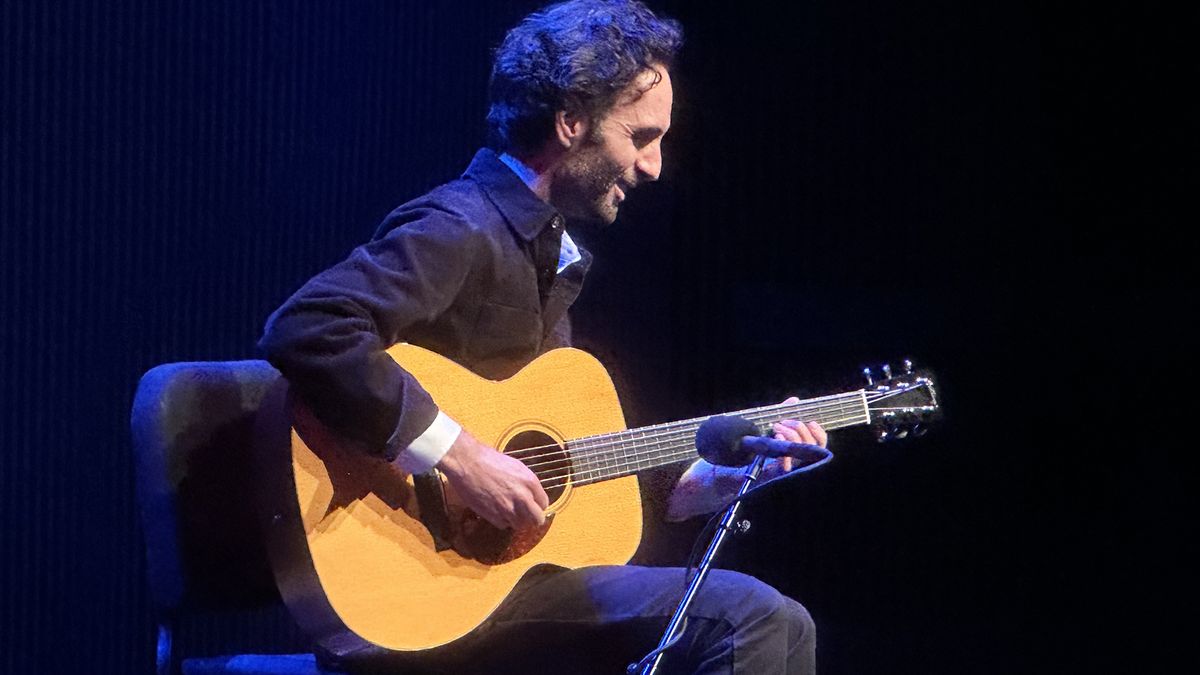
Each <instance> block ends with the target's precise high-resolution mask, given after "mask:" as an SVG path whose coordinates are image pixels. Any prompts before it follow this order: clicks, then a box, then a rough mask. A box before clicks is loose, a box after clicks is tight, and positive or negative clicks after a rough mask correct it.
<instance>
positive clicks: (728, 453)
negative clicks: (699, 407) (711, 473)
mask: <svg viewBox="0 0 1200 675" xmlns="http://www.w3.org/2000/svg"><path fill="white" fill-rule="evenodd" d="M696 451H697V452H698V453H700V456H701V457H703V458H704V459H705V460H706V461H707V462H708V463H710V464H717V465H719V466H746V465H747V464H749V463H750V462H752V461H754V458H755V457H756V456H757V455H763V456H764V457H794V458H796V459H798V460H800V461H801V462H802V463H803V464H812V463H815V462H819V461H821V460H823V459H826V458H828V457H831V456H832V455H833V453H831V452H829V451H828V450H826V449H825V448H822V447H820V446H818V445H809V444H808V443H792V442H790V441H781V440H779V439H776V438H769V437H767V436H759V435H758V427H757V426H755V424H754V423H753V422H751V421H750V420H747V419H745V418H742V417H736V416H734V415H717V416H716V417H710V418H708V419H707V420H705V421H704V423H703V424H701V425H700V428H699V429H698V430H697V431H696Z"/></svg>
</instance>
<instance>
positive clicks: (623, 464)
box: [539, 416, 861, 486]
mask: <svg viewBox="0 0 1200 675" xmlns="http://www.w3.org/2000/svg"><path fill="white" fill-rule="evenodd" d="M859 420H861V417H858V416H852V417H846V418H842V419H831V420H829V422H830V425H831V428H840V427H841V426H849V425H850V424H853V423H855V422H857V421H859ZM675 440H676V441H682V442H676V443H673V444H669V445H664V444H659V445H657V446H656V447H652V448H647V449H646V450H643V451H641V452H638V453H631V454H630V455H627V456H625V457H623V458H620V459H618V460H617V461H615V462H611V463H603V464H597V463H589V462H581V463H572V464H571V465H570V467H569V470H568V471H566V473H564V474H559V475H554V476H548V477H546V478H544V479H540V480H539V482H541V483H543V484H547V485H549V486H556V484H557V483H558V482H559V481H560V480H562V479H564V478H566V479H568V480H570V479H571V477H573V479H574V481H575V482H579V483H586V482H595V481H597V480H603V479H605V478H608V477H614V476H618V475H622V474H627V473H630V472H631V470H633V471H637V470H641V469H646V468H651V467H653V466H661V465H664V464H669V463H672V462H675V461H678V460H681V459H686V458H694V457H695V456H696V453H695V450H694V449H693V448H692V447H691V446H692V443H691V441H690V439H688V438H686V437H680V438H677V439H675ZM647 461H649V462H650V463H649V464H644V462H647ZM563 468H564V469H568V467H566V466H564V467H563ZM567 474H569V475H567Z"/></svg>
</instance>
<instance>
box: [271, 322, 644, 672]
mask: <svg viewBox="0 0 1200 675" xmlns="http://www.w3.org/2000/svg"><path fill="white" fill-rule="evenodd" d="M388 353H389V355H391V356H392V358H393V359H395V360H396V361H397V363H399V364H400V365H401V366H402V367H404V368H405V370H407V371H408V372H410V373H411V374H412V375H413V376H414V377H416V378H417V380H418V381H420V382H421V383H422V385H423V386H424V387H425V388H426V390H427V391H429V393H430V395H431V396H432V397H433V399H434V400H435V401H436V402H437V404H438V406H439V407H440V408H441V409H442V410H443V411H444V412H446V413H447V414H448V415H450V416H451V417H452V418H454V419H455V420H457V421H458V422H459V423H460V424H462V426H463V427H464V428H465V429H467V430H468V431H470V432H471V433H472V434H473V435H474V436H475V437H476V438H478V439H480V440H481V441H483V442H485V443H488V444H490V445H492V446H493V447H499V448H503V447H505V445H506V443H508V441H510V440H511V439H513V437H514V436H516V435H517V434H520V433H522V432H527V431H536V432H540V433H542V434H545V435H547V436H549V437H551V438H552V439H554V440H557V441H565V440H567V439H572V438H580V437H584V436H590V435H595V434H601V433H606V432H611V431H618V430H621V429H624V428H625V423H624V417H623V415H622V413H621V409H620V404H619V402H618V401H617V396H616V391H615V389H614V388H613V385H612V381H611V379H610V378H609V376H608V373H607V372H605V370H604V368H603V367H602V366H601V365H600V364H599V362H597V361H596V360H595V359H594V358H593V357H591V356H590V355H588V354H586V353H584V352H582V351H579V350H574V349H558V350H554V351H551V352H548V353H547V354H544V355H542V356H541V357H539V358H538V359H536V360H535V361H534V362H533V363H531V364H529V365H528V366H526V367H525V368H524V369H522V370H521V371H520V372H519V373H517V374H516V375H514V376H513V377H511V378H509V379H507V380H504V381H500V382H495V381H491V380H486V379H484V378H481V377H478V376H477V375H475V374H473V373H471V372H469V371H467V370H466V369H464V368H462V367H461V366H459V365H457V364H455V363H454V362H452V361H450V360H448V359H445V358H443V357H441V356H439V355H437V354H434V353H432V352H430V351H428V350H425V349H422V348H420V347H415V346H412V345H407V344H400V345H396V346H394V347H392V348H391V349H389V350H388ZM284 395H285V394H282V393H280V394H278V396H284ZM274 407H275V408H277V409H279V408H284V409H286V407H287V406H286V405H282V406H281V405H275V406H274ZM295 412H296V413H298V414H296V415H295V416H294V419H293V424H294V425H295V429H293V430H292V431H291V433H290V434H288V435H290V444H288V445H287V447H283V446H284V443H283V442H282V441H280V440H276V441H275V443H274V447H272V445H271V443H269V442H268V443H263V444H261V445H263V447H262V448H260V452H261V453H262V455H263V462H262V464H263V471H264V474H263V476H264V480H265V481H266V482H267V483H268V484H267V485H264V488H265V490H264V494H265V495H266V496H267V499H268V502H269V508H268V509H267V510H266V513H267V514H268V519H267V526H268V543H269V549H270V551H271V557H272V564H273V567H274V568H275V571H276V579H277V581H278V582H279V587H280V591H281V594H282V595H283V597H284V600H285V601H286V602H287V603H288V605H289V607H290V608H291V610H292V613H293V615H294V616H295V618H296V620H297V621H298V622H299V623H300V624H301V626H302V627H303V628H304V629H305V630H306V632H308V633H309V634H310V635H312V636H313V637H314V638H315V639H316V640H318V642H320V643H321V644H322V646H324V647H325V648H326V649H328V650H329V651H331V652H333V653H335V654H346V653H347V652H351V651H353V652H357V651H361V650H363V649H385V650H393V651H415V650H423V649H429V648H432V647H436V646H439V645H443V644H446V643H448V642H451V641H453V640H455V639H457V638H459V637H462V636H463V635H465V634H467V633H468V632H470V631H471V630H472V629H474V628H475V627H476V626H478V625H479V624H480V623H482V622H483V621H484V620H485V619H486V618H487V616H488V615H490V614H491V613H492V612H493V611H494V610H495V609H496V607H497V606H499V604H500V603H501V602H502V601H503V599H504V598H505V596H507V594H508V593H509V592H510V591H511V590H512V588H513V586H515V585H516V583H517V582H518V581H519V580H520V578H521V577H522V576H523V575H524V574H525V572H526V571H528V570H529V569H530V568H531V567H533V566H534V565H538V564H541V563H551V564H556V565H560V566H563V567H581V566H585V565H598V564H623V563H625V562H628V560H629V559H630V558H631V557H632V555H633V553H634V551H635V550H636V548H637V546H638V543H639V542H640V539H641V526H642V520H641V518H642V517H641V501H640V496H639V493H638V487H637V479H636V477H633V476H629V477H625V478H619V479H615V480H610V481H604V482H599V483H593V484H589V485H585V486H570V487H568V488H567V489H566V490H565V491H563V493H562V494H561V495H559V497H558V499H557V500H556V501H555V502H554V503H552V504H551V507H550V511H551V512H552V513H553V518H552V519H551V520H550V521H549V522H550V525H549V527H548V528H546V530H545V533H544V536H543V537H542V538H541V539H540V541H537V542H536V543H535V544H532V548H530V549H529V550H528V551H526V552H524V553H523V554H522V555H519V556H518V557H516V558H515V559H512V560H509V561H506V562H500V563H497V564H487V563H484V562H480V561H479V560H477V559H471V558H468V557H464V556H463V555H461V554H460V553H459V552H458V551H456V550H454V549H446V550H442V551H437V550H436V549H435V545H434V541H433V538H432V536H431V535H430V532H429V531H428V529H427V528H426V527H425V525H424V524H423V523H422V522H421V521H420V520H419V515H420V514H419V509H418V507H417V499H416V496H415V493H414V491H413V487H412V480H411V478H408V477H406V476H405V475H404V474H403V473H401V472H399V471H398V470H397V469H395V468H394V467H392V466H391V465H389V464H386V463H384V462H382V461H379V460H377V459H373V458H370V457H367V456H366V455H365V454H364V453H363V452H362V451H361V450H355V449H352V448H346V447H344V446H343V445H342V444H340V443H339V442H338V440H337V438H336V437H334V436H332V435H331V434H329V433H328V432H327V431H325V430H324V429H323V428H322V427H321V426H320V425H319V424H317V423H315V421H314V420H312V419H311V416H308V415H306V414H305V413H304V411H303V409H302V408H300V407H297V408H296V410H295ZM265 437H266V435H265V434H264V435H263V438H264V440H265ZM275 437H276V438H279V437H280V434H275Z"/></svg>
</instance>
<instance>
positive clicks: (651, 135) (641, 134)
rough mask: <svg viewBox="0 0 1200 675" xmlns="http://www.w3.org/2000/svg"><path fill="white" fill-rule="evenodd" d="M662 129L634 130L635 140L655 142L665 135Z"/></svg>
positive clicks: (642, 128) (640, 128) (645, 128)
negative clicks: (643, 139)
mask: <svg viewBox="0 0 1200 675" xmlns="http://www.w3.org/2000/svg"><path fill="white" fill-rule="evenodd" d="M663 133H664V132H663V130H662V128H661V127H639V128H637V129H634V130H633V136H634V138H638V139H642V138H645V139H648V140H653V139H655V138H658V137H659V136H662V135H663Z"/></svg>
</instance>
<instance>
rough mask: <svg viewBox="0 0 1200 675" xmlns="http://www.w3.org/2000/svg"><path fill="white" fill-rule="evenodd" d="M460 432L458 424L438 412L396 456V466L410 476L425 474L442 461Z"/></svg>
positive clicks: (460, 428)
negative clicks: (427, 425) (427, 426)
mask: <svg viewBox="0 0 1200 675" xmlns="http://www.w3.org/2000/svg"><path fill="white" fill-rule="evenodd" d="M461 431H462V427H461V426H459V424H458V422H455V421H454V420H452V419H450V416H449V415H447V414H446V413H444V412H442V411H441V410H439V411H438V414H437V417H435V418H434V419H433V424H430V425H429V428H428V429H426V430H425V431H424V432H422V433H421V435H420V436H417V438H416V440H414V441H413V442H412V445H409V446H408V447H407V448H405V449H404V450H401V451H400V454H399V455H397V456H396V465H397V466H399V467H400V469H401V470H403V471H405V472H407V473H410V474H415V473H425V472H426V471H428V470H430V469H432V468H433V467H434V465H435V464H437V463H438V462H440V461H442V457H444V456H445V455H446V453H447V452H449V450H450V446H451V445H453V444H454V441H455V440H457V439H458V434H459V432H461Z"/></svg>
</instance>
